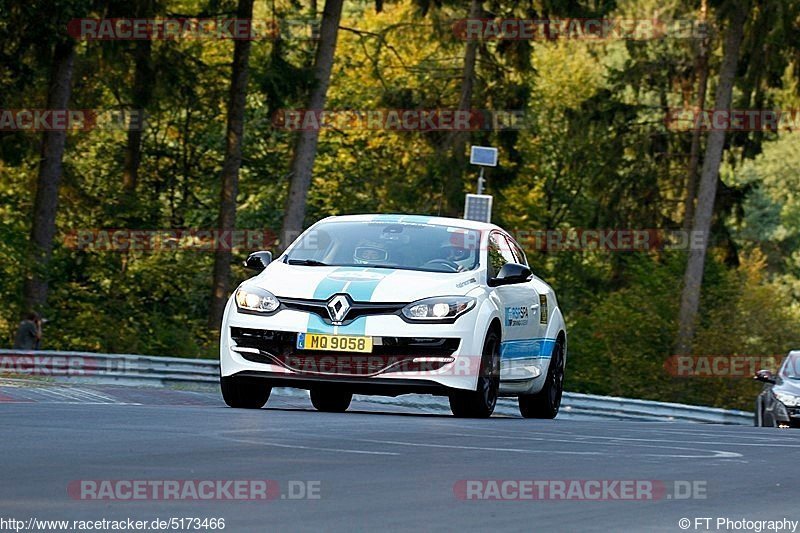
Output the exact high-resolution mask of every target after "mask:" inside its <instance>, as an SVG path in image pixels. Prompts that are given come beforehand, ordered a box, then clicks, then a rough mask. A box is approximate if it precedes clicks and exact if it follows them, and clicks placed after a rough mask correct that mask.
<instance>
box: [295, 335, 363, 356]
mask: <svg viewBox="0 0 800 533" xmlns="http://www.w3.org/2000/svg"><path fill="white" fill-rule="evenodd" d="M297 349H298V350H327V351H330V352H357V353H372V337H354V336H350V335H323V334H321V333H299V334H298V335H297Z"/></svg>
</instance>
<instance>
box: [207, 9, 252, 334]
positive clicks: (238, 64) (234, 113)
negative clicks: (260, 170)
mask: <svg viewBox="0 0 800 533" xmlns="http://www.w3.org/2000/svg"><path fill="white" fill-rule="evenodd" d="M237 17H238V18H239V19H248V20H249V19H252V18H253V0H239V6H238V9H237ZM250 43H251V41H250V40H248V39H240V40H237V41H236V44H235V45H234V49H233V71H232V73H231V88H230V94H229V100H228V126H227V134H226V142H225V161H224V163H223V164H222V191H221V194H220V203H219V219H218V220H219V221H218V225H217V229H218V230H219V231H220V232H228V231H232V230H234V229H235V228H236V196H237V194H238V191H239V169H240V168H241V166H242V136H243V133H244V113H245V106H246V103H247V79H248V75H249V68H248V62H249V60H250ZM230 242H231V243H232V242H233V239H230ZM230 277H231V250H230V249H219V250H216V251H215V253H214V281H213V289H212V292H211V308H210V309H209V313H208V327H209V329H211V330H212V331H218V330H219V327H220V324H221V323H222V314H223V313H224V311H225V303H226V302H227V300H228V293H229V292H230Z"/></svg>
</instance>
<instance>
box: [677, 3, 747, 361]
mask: <svg viewBox="0 0 800 533" xmlns="http://www.w3.org/2000/svg"><path fill="white" fill-rule="evenodd" d="M746 19H747V9H746V8H745V6H735V7H733V9H732V10H731V13H730V16H729V23H728V29H727V32H726V36H725V46H724V51H723V58H722V65H721V67H720V72H719V82H718V85H717V91H716V94H715V97H714V108H715V110H719V111H727V110H729V109H730V107H731V98H732V93H733V85H734V82H735V79H736V67H737V64H738V60H739V48H740V46H741V44H742V39H743V36H744V23H745V20H746ZM724 148H725V130H724V129H721V128H718V129H714V130H712V131H711V132H710V133H709V134H708V141H707V143H706V152H705V157H704V158H703V169H702V173H701V175H700V190H699V193H698V197H697V211H696V213H695V217H694V223H693V225H692V231H693V234H694V235H697V236H698V242H697V243H696V244H697V246H696V247H692V249H690V250H689V260H688V262H687V264H686V272H685V274H684V278H683V291H682V293H681V307H680V312H679V313H680V314H679V316H678V321H679V325H678V342H677V353H678V354H680V355H684V354H689V353H690V351H691V348H692V339H693V337H694V331H695V322H696V319H697V311H698V308H699V305H700V289H701V287H702V284H703V269H704V267H705V259H706V252H707V249H708V240H709V238H708V237H709V235H708V233H709V230H710V229H711V218H712V215H713V213H714V201H715V199H716V194H717V182H718V180H719V167H720V163H721V162H722V152H723V149H724Z"/></svg>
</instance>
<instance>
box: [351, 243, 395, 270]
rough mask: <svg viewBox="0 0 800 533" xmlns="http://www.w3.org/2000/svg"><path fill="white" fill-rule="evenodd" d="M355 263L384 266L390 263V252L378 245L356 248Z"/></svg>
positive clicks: (354, 252)
mask: <svg viewBox="0 0 800 533" xmlns="http://www.w3.org/2000/svg"><path fill="white" fill-rule="evenodd" d="M353 261H354V262H355V264H357V265H370V264H372V265H374V264H384V263H388V261H389V252H388V251H387V250H386V249H385V248H383V247H382V246H380V245H378V244H375V243H365V244H364V245H363V246H356V248H355V250H354V251H353Z"/></svg>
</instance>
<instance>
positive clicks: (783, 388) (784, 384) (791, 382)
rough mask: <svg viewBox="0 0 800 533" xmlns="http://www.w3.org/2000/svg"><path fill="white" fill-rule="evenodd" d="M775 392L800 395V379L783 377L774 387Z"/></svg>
mask: <svg viewBox="0 0 800 533" xmlns="http://www.w3.org/2000/svg"><path fill="white" fill-rule="evenodd" d="M772 390H773V391H775V392H782V393H784V394H791V395H792V396H800V381H798V380H795V379H788V378H782V379H781V381H780V383H779V384H777V385H774V386H773V388H772Z"/></svg>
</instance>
